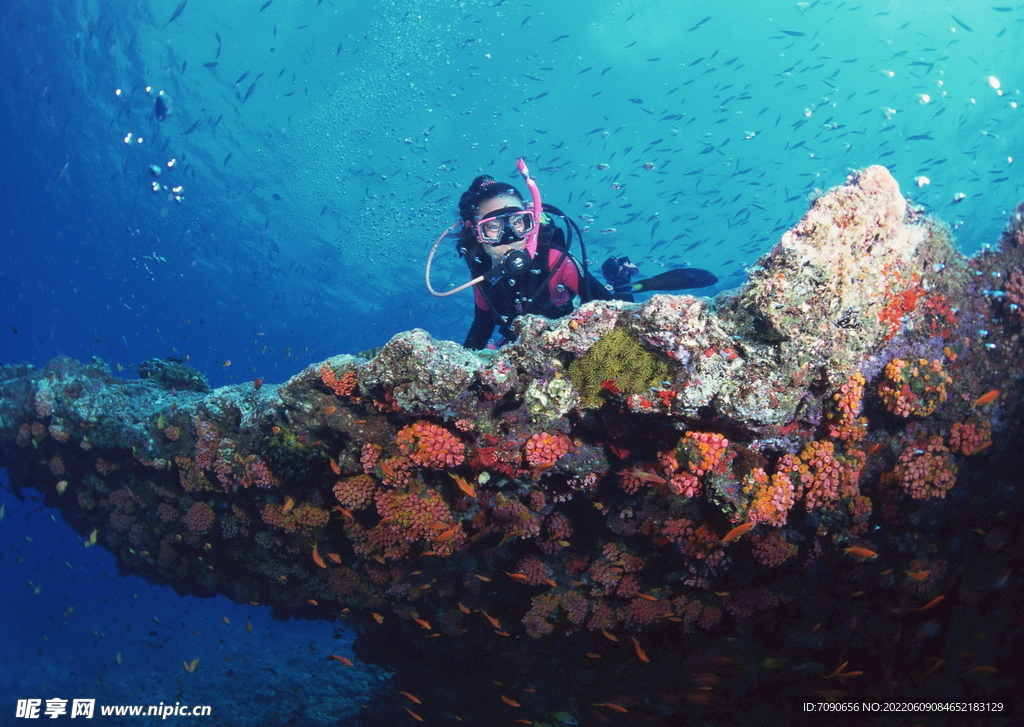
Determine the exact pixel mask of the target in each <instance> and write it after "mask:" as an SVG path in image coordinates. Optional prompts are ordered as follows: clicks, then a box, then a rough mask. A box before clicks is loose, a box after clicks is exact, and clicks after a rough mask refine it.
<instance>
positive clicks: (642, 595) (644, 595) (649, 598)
mask: <svg viewBox="0 0 1024 727" xmlns="http://www.w3.org/2000/svg"><path fill="white" fill-rule="evenodd" d="M633 595H634V596H636V597H637V598H642V599H644V600H645V601H657V600H658V599H657V598H655V597H654V596H652V595H650V594H648V593H640V591H636V592H635V593H633Z"/></svg>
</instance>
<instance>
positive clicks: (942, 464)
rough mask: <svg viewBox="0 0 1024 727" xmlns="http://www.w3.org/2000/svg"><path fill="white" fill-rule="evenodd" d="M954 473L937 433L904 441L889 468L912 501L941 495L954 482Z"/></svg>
mask: <svg viewBox="0 0 1024 727" xmlns="http://www.w3.org/2000/svg"><path fill="white" fill-rule="evenodd" d="M956 472H957V467H956V463H955V462H954V461H953V453H952V452H950V451H949V450H948V449H946V445H945V444H944V443H943V441H942V437H940V436H938V435H932V436H930V437H928V438H927V439H924V440H920V441H917V442H911V443H910V444H908V445H907V446H906V448H904V450H903V452H902V454H900V458H899V460H898V461H897V462H896V467H895V469H894V470H893V474H894V475H895V476H896V481H897V482H898V483H899V484H900V486H901V487H902V488H903V490H904V491H905V492H906V493H907V494H908V495H910V496H911V497H912V498H914V499H915V500H923V499H925V498H929V497H940V498H941V497H945V496H946V493H947V492H948V491H949V490H950V489H952V487H953V485H954V484H956Z"/></svg>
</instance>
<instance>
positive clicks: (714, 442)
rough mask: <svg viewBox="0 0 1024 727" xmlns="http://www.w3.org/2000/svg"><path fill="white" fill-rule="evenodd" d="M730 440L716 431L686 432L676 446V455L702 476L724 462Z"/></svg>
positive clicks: (693, 471)
mask: <svg viewBox="0 0 1024 727" xmlns="http://www.w3.org/2000/svg"><path fill="white" fill-rule="evenodd" d="M728 447H729V440H728V439H726V438H725V437H723V436H722V435H721V434H716V433H715V432H686V434H684V435H683V438H682V439H680V440H679V444H678V445H677V446H676V457H677V458H678V459H680V460H681V461H682V463H684V464H685V465H686V467H687V468H688V469H689V470H690V472H692V473H693V474H695V475H697V476H698V477H700V476H701V475H703V474H704V473H706V472H710V471H711V470H712V469H714V468H715V467H716V466H718V465H720V464H721V463H722V462H723V459H724V458H725V456H726V450H727V448H728Z"/></svg>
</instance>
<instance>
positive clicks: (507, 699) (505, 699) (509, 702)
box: [501, 694, 522, 707]
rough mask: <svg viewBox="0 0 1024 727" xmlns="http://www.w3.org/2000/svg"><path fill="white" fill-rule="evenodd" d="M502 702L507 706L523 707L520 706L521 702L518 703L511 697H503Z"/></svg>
mask: <svg viewBox="0 0 1024 727" xmlns="http://www.w3.org/2000/svg"><path fill="white" fill-rule="evenodd" d="M501 701H503V702H504V703H505V704H507V705H508V706H510V707H521V706H522V705H521V704H519V702H517V701H516V700H514V699H512V698H511V697H506V696H505V695H504V694H502V695H501Z"/></svg>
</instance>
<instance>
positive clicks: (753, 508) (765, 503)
mask: <svg viewBox="0 0 1024 727" xmlns="http://www.w3.org/2000/svg"><path fill="white" fill-rule="evenodd" d="M786 457H789V459H788V460H786V461H785V462H783V464H782V465H781V467H780V469H781V471H780V472H778V473H776V474H774V475H772V476H771V478H769V477H768V474H767V473H766V472H765V471H764V470H763V469H761V468H760V467H758V468H757V469H754V470H752V471H751V472H750V473H749V474H747V476H746V477H744V478H743V493H744V494H746V495H749V496H750V497H751V503H750V511H749V513H748V515H747V519H748V520H749V521H750V522H754V523H768V524H769V525H775V526H777V527H781V526H783V525H785V524H786V518H787V517H788V515H789V510H790V508H791V507H793V503H794V502H795V501H796V498H795V496H794V494H793V482H792V480H791V479H790V477H789V476H787V474H786V472H787V467H788V468H792V466H793V465H792V460H793V456H792V455H786ZM783 459H785V457H784V458H783Z"/></svg>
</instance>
